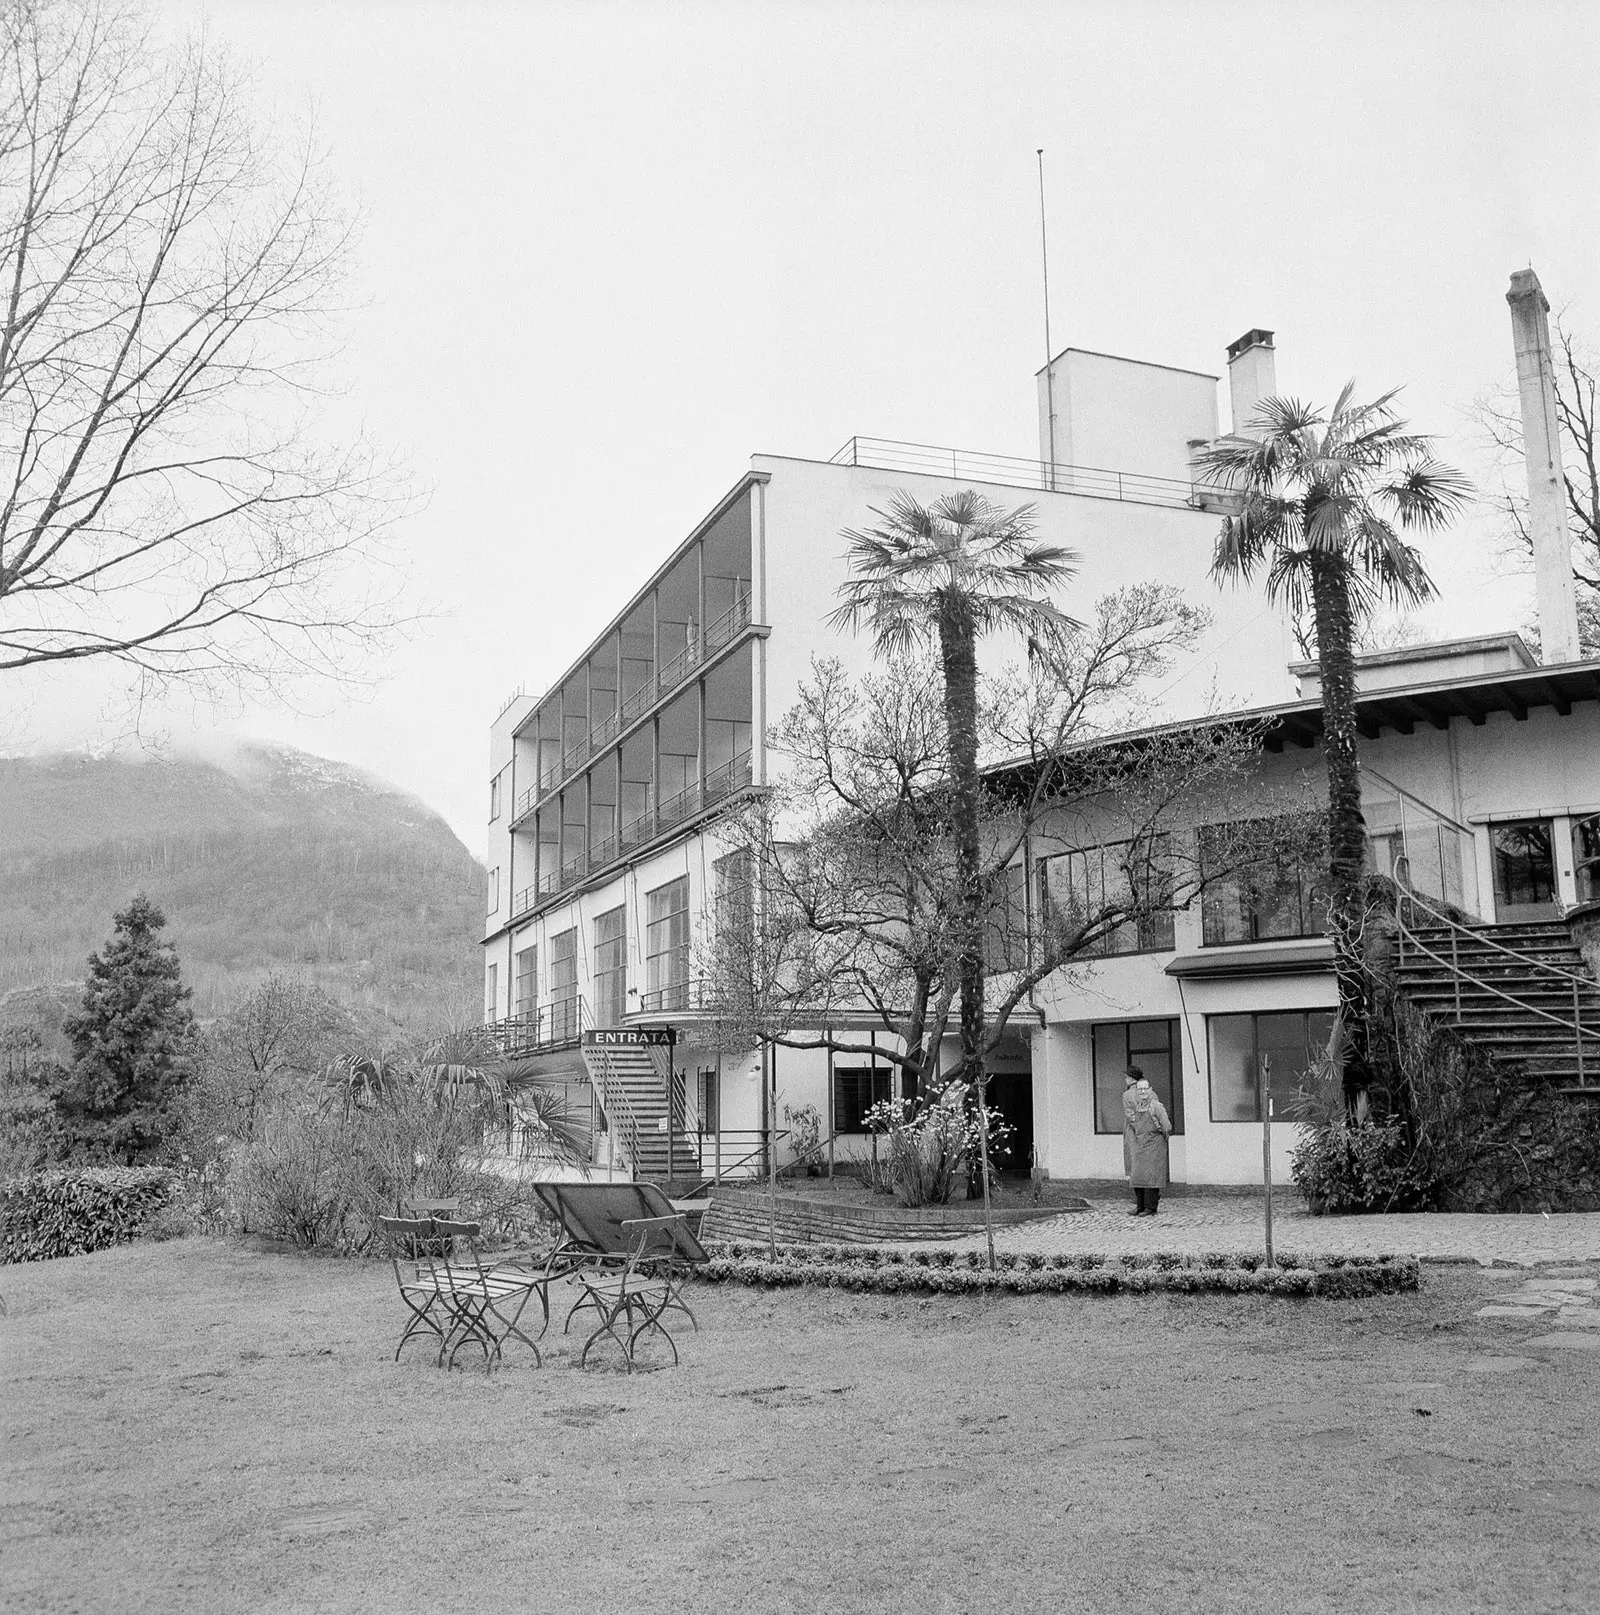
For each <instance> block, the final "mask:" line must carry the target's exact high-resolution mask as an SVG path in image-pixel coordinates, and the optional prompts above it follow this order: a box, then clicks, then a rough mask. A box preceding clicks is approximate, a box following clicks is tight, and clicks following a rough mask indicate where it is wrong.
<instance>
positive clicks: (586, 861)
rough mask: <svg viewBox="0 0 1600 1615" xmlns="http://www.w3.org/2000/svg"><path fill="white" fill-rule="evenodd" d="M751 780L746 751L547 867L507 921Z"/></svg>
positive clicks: (514, 905) (515, 903) (519, 895)
mask: <svg viewBox="0 0 1600 1615" xmlns="http://www.w3.org/2000/svg"><path fill="white" fill-rule="evenodd" d="M752 778H753V776H752V773H751V754H750V753H749V752H748V751H742V752H740V753H739V754H738V756H736V757H734V758H732V759H731V760H730V761H729V762H727V763H724V764H723V766H722V767H721V768H717V769H714V770H713V771H712V772H711V773H709V774H708V775H707V776H706V777H705V779H704V780H700V781H697V782H696V783H695V784H693V785H691V786H689V787H688V788H687V789H686V790H682V791H678V792H676V793H675V794H674V795H672V796H670V797H668V798H667V800H666V801H665V802H663V803H661V805H660V806H659V807H657V808H654V809H652V810H650V811H649V812H647V813H642V814H640V815H639V817H638V818H636V819H633V820H631V821H630V822H629V823H627V824H625V825H623V827H622V831H621V833H620V834H619V835H612V836H606V837H605V838H604V839H603V840H601V841H597V842H595V844H594V845H593V846H592V847H591V848H590V849H589V850H588V852H586V853H580V854H579V855H578V856H577V857H576V858H569V859H568V860H567V861H566V862H565V863H563V864H561V865H559V866H558V867H556V868H553V869H548V870H546V871H545V872H544V873H543V874H541V875H540V877H539V879H538V882H537V883H536V884H535V885H532V886H525V887H524V888H523V889H522V890H521V891H520V892H518V893H517V894H516V897H515V899H514V900H513V902H512V905H511V917H512V919H517V918H518V917H519V916H521V915H523V914H526V913H527V912H528V910H529V909H531V908H533V907H535V906H536V905H537V904H538V903H539V902H540V901H541V900H542V899H544V898H546V897H554V896H556V895H557V894H558V893H560V892H565V891H569V890H571V888H573V887H574V886H581V885H582V884H583V882H584V881H586V880H587V879H588V878H589V876H591V875H593V874H596V873H598V872H599V871H600V870H602V869H605V868H608V867H609V866H610V865H611V864H614V863H616V861H617V860H618V859H619V858H625V857H627V856H628V854H629V853H631V852H635V851H637V850H638V848H640V847H642V846H644V845H645V843H646V842H649V841H653V840H654V839H655V838H656V837H657V836H659V835H664V834H665V833H666V832H667V831H669V830H672V829H674V828H676V827H677V826H678V825H680V824H683V823H685V822H687V821H688V820H689V819H692V818H693V817H694V816H695V814H697V813H700V812H703V811H704V810H705V809H706V808H710V807H715V806H716V804H717V803H719V802H725V801H727V800H728V799H729V798H731V797H733V796H735V795H737V794H738V792H740V791H741V790H744V789H745V788H746V787H747V786H749V785H750V784H751V782H752Z"/></svg>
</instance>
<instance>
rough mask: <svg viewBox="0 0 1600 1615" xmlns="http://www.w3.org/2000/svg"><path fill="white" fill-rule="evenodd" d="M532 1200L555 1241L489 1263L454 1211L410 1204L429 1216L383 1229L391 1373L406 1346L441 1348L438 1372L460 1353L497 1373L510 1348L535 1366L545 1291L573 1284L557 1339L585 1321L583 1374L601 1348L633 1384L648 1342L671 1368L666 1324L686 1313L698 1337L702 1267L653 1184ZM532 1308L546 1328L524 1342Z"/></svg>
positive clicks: (473, 1231)
mask: <svg viewBox="0 0 1600 1615" xmlns="http://www.w3.org/2000/svg"><path fill="white" fill-rule="evenodd" d="M535 1192H536V1193H537V1194H538V1197H539V1199H540V1201H541V1202H542V1203H543V1205H544V1207H545V1209H546V1210H547V1211H548V1212H549V1213H550V1214H551V1216H552V1217H553V1218H554V1219H555V1220H556V1222H557V1223H558V1224H559V1226H560V1230H561V1232H560V1236H559V1237H558V1238H557V1239H556V1241H555V1243H554V1244H553V1245H551V1247H550V1248H549V1249H548V1250H545V1251H532V1250H513V1251H499V1252H494V1253H490V1252H486V1251H485V1250H484V1248H483V1244H482V1232H481V1228H480V1225H479V1224H477V1223H474V1222H463V1221H459V1220H456V1218H455V1217H454V1215H453V1213H455V1212H456V1211H457V1210H458V1206H457V1204H456V1203H455V1202H450V1201H426V1202H424V1201H414V1202H411V1203H410V1204H409V1205H408V1206H407V1207H406V1208H405V1209H407V1210H410V1211H413V1212H415V1213H422V1212H424V1211H426V1213H427V1214H426V1215H413V1216H410V1217H385V1218H381V1219H380V1228H381V1230H382V1233H383V1236H384V1240H385V1243H386V1245H387V1247H388V1251H389V1257H390V1261H391V1263H392V1264H393V1267H394V1273H395V1281H396V1284H397V1285H398V1288H399V1291H400V1298H401V1300H402V1301H403V1302H404V1304H405V1307H406V1311H407V1318H406V1322H405V1325H404V1327H403V1329H402V1331H401V1335H400V1341H399V1344H398V1345H397V1346H396V1347H395V1359H396V1361H398V1360H399V1357H400V1353H401V1351H403V1350H404V1348H405V1346H406V1344H407V1342H408V1341H410V1340H412V1339H415V1338H417V1337H419V1336H421V1337H425V1338H431V1339H433V1340H436V1341H437V1342H438V1362H439V1365H440V1366H441V1367H444V1368H450V1367H454V1366H455V1360H456V1357H457V1355H458V1354H459V1353H460V1352H461V1350H462V1349H463V1348H464V1347H475V1348H477V1349H479V1350H481V1351H482V1352H483V1354H484V1363H485V1366H486V1367H487V1368H492V1367H493V1366H494V1365H495V1364H496V1363H498V1362H501V1361H503V1358H504V1348H505V1344H506V1342H507V1341H508V1340H512V1339H515V1340H520V1341H521V1342H522V1343H523V1344H524V1345H525V1346H527V1347H528V1348H529V1349H530V1350H531V1351H532V1352H533V1356H534V1362H535V1364H540V1363H542V1361H543V1359H542V1357H541V1355H540V1352H539V1347H538V1344H537V1342H538V1340H539V1339H541V1338H542V1337H543V1336H544V1333H545V1331H546V1330H547V1329H548V1328H549V1326H550V1290H551V1287H552V1286H553V1285H554V1284H556V1283H558V1282H568V1283H570V1284H575V1285H576V1286H577V1287H578V1289H579V1290H580V1292H581V1293H580V1294H579V1295H578V1297H577V1299H576V1300H575V1301H574V1302H573V1303H572V1305H571V1307H570V1308H569V1309H568V1311H567V1315H566V1318H565V1321H564V1322H563V1325H562V1332H563V1333H565V1332H566V1331H567V1330H568V1329H570V1328H571V1326H572V1320H573V1319H574V1318H575V1317H578V1316H579V1315H580V1314H585V1315H586V1316H585V1318H584V1321H585V1322H586V1323H590V1324H592V1325H593V1328H592V1331H591V1333H590V1334H589V1336H588V1338H587V1339H586V1340H585V1341H584V1343H583V1347H582V1350H581V1351H580V1352H579V1356H578V1361H579V1364H580V1366H582V1365H585V1364H587V1362H588V1357H589V1349H590V1347H591V1346H593V1345H594V1344H595V1343H596V1342H597V1341H599V1340H600V1339H601V1338H602V1337H604V1338H606V1339H609V1340H611V1341H613V1342H615V1344H616V1345H617V1346H618V1347H619V1348H620V1349H621V1351H622V1355H623V1359H624V1361H625V1362H626V1363H627V1365H628V1371H629V1372H630V1373H631V1372H632V1371H633V1369H634V1366H635V1354H636V1351H637V1348H638V1345H639V1342H640V1341H641V1340H642V1339H643V1338H645V1337H646V1336H649V1335H652V1334H659V1335H660V1336H661V1337H662V1338H663V1339H664V1340H665V1341H666V1343H667V1346H668V1348H669V1349H670V1350H671V1352H672V1360H673V1362H674V1363H676V1362H677V1361H678V1348H677V1343H676V1342H675V1341H674V1340H673V1338H672V1335H671V1334H670V1333H669V1331H668V1329H667V1326H666V1324H665V1323H664V1322H663V1318H664V1317H665V1316H666V1315H667V1314H668V1313H682V1314H683V1316H684V1317H686V1318H687V1319H688V1320H689V1323H690V1325H691V1326H692V1327H693V1328H695V1329H697V1330H698V1328H699V1324H698V1323H697V1322H696V1320H695V1316H694V1313H693V1312H692V1311H691V1310H690V1307H689V1304H688V1302H687V1301H685V1299H684V1297H683V1286H684V1283H685V1281H686V1280H687V1278H688V1277H689V1275H690V1274H691V1273H693V1271H694V1270H695V1268H697V1267H698V1266H700V1265H701V1264H702V1263H704V1262H705V1261H707V1260H708V1257H707V1254H706V1252H705V1250H704V1248H703V1247H702V1246H701V1244H700V1242H699V1240H698V1239H696V1238H695V1236H694V1235H693V1234H692V1233H691V1232H690V1231H689V1224H688V1218H687V1216H686V1215H685V1214H684V1213H683V1212H679V1211H674V1210H673V1208H672V1204H671V1202H670V1201H669V1200H668V1199H667V1197H666V1195H665V1194H663V1193H662V1191H661V1190H660V1189H659V1188H657V1187H656V1186H655V1185H654V1184H649V1183H548V1184H539V1185H537V1186H536V1190H535ZM441 1212H445V1213H451V1214H452V1215H439V1214H438V1213H441ZM534 1299H537V1300H538V1303H539V1311H540V1314H541V1321H540V1325H539V1328H538V1330H537V1332H536V1333H534V1334H532V1335H530V1334H529V1333H527V1332H526V1330H525V1329H524V1327H523V1324H522V1319H523V1314H524V1312H525V1311H526V1310H527V1307H528V1305H529V1303H530V1302H531V1301H533V1300H534ZM528 1327H530V1328H531V1323H530V1324H529V1326H528Z"/></svg>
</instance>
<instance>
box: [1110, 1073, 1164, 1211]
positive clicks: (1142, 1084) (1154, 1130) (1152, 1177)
mask: <svg viewBox="0 0 1600 1615" xmlns="http://www.w3.org/2000/svg"><path fill="white" fill-rule="evenodd" d="M1124 1083H1125V1086H1124V1088H1123V1090H1122V1114H1123V1115H1124V1117H1126V1118H1127V1119H1126V1120H1125V1121H1124V1122H1123V1125H1122V1163H1123V1166H1124V1167H1125V1168H1126V1170H1127V1173H1128V1181H1129V1182H1130V1183H1131V1184H1132V1185H1133V1200H1134V1209H1133V1211H1132V1213H1131V1215H1132V1216H1135V1217H1153V1216H1155V1214H1156V1207H1157V1206H1158V1205H1160V1203H1161V1191H1162V1190H1163V1189H1164V1188H1166V1186H1167V1184H1168V1183H1169V1182H1171V1178H1170V1177H1169V1175H1168V1170H1167V1139H1168V1138H1169V1137H1170V1136H1171V1133H1172V1122H1171V1120H1170V1119H1169V1118H1168V1116H1167V1110H1166V1106H1165V1105H1163V1104H1162V1103H1161V1101H1160V1100H1159V1099H1157V1098H1156V1096H1155V1090H1154V1089H1152V1088H1151V1086H1150V1084H1149V1083H1148V1082H1147V1081H1146V1080H1145V1075H1144V1072H1143V1071H1141V1070H1140V1069H1139V1067H1138V1066H1136V1065H1130V1066H1129V1067H1128V1069H1127V1072H1126V1073H1125V1075H1124Z"/></svg>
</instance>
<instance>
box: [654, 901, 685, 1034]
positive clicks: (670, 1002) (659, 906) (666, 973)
mask: <svg viewBox="0 0 1600 1615" xmlns="http://www.w3.org/2000/svg"><path fill="white" fill-rule="evenodd" d="M645 906H646V927H645V977H646V987H645V990H646V991H647V992H648V993H649V994H650V1003H649V1007H650V1008H651V1009H682V1008H683V1007H684V1001H685V998H686V996H687V992H688V984H689V877H688V876H687V875H682V876H680V877H679V878H678V879H677V880H674V881H669V882H668V883H667V884H666V885H665V886H658V887H656V889H655V890H654V891H653V892H647V893H646V894H645Z"/></svg>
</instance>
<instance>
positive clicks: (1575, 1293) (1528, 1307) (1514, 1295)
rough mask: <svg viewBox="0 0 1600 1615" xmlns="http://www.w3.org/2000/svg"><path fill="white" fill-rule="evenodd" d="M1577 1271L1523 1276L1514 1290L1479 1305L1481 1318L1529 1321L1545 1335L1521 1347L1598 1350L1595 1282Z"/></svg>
mask: <svg viewBox="0 0 1600 1615" xmlns="http://www.w3.org/2000/svg"><path fill="white" fill-rule="evenodd" d="M1575 1273H1576V1270H1574V1269H1567V1270H1564V1273H1563V1274H1560V1275H1558V1274H1555V1273H1550V1274H1546V1275H1545V1276H1543V1277H1541V1278H1529V1279H1524V1280H1523V1281H1522V1283H1521V1284H1520V1285H1519V1286H1518V1287H1517V1288H1516V1289H1514V1290H1505V1289H1502V1290H1497V1291H1496V1292H1495V1293H1494V1295H1493V1296H1492V1297H1491V1298H1490V1301H1489V1304H1488V1306H1486V1307H1479V1308H1478V1310H1477V1313H1476V1316H1477V1317H1480V1318H1503V1319H1505V1320H1506V1321H1507V1323H1508V1324H1514V1323H1515V1322H1516V1321H1517V1320H1522V1321H1524V1322H1531V1323H1532V1324H1533V1325H1534V1326H1535V1327H1536V1328H1542V1329H1548V1330H1550V1331H1551V1332H1550V1333H1548V1334H1536V1335H1530V1336H1528V1337H1526V1338H1524V1339H1521V1340H1519V1341H1518V1342H1517V1344H1518V1345H1521V1346H1542V1347H1546V1348H1548V1349H1550V1350H1553V1351H1600V1307H1596V1306H1595V1304H1594V1300H1595V1295H1594V1292H1595V1290H1596V1288H1597V1283H1596V1281H1595V1280H1594V1279H1592V1278H1589V1277H1587V1276H1583V1277H1578V1276H1575Z"/></svg>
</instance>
